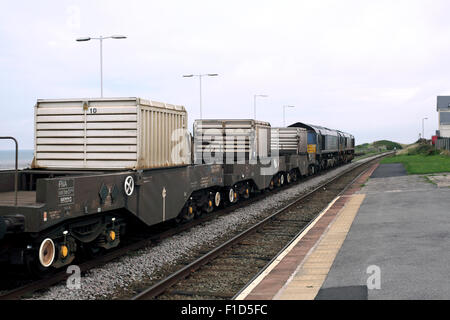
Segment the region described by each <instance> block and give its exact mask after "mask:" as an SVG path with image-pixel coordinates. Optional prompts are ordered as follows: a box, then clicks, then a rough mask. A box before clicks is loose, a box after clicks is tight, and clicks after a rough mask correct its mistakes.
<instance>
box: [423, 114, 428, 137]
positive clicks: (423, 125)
mask: <svg viewBox="0 0 450 320" xmlns="http://www.w3.org/2000/svg"><path fill="white" fill-rule="evenodd" d="M425 120H428V118H423V119H422V139H425Z"/></svg>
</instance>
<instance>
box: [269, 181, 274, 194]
mask: <svg viewBox="0 0 450 320" xmlns="http://www.w3.org/2000/svg"><path fill="white" fill-rule="evenodd" d="M273 179H275V178H272V180H270V183H269V190H270V191H272V190H273V189H274V187H275V182H274V181H273Z"/></svg>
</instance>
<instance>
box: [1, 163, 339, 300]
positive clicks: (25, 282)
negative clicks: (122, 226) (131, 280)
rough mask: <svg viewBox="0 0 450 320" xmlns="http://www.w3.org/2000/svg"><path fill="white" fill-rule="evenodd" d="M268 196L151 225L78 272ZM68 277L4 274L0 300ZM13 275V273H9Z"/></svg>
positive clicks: (60, 274)
mask: <svg viewBox="0 0 450 320" xmlns="http://www.w3.org/2000/svg"><path fill="white" fill-rule="evenodd" d="M330 170H332V169H329V170H326V171H323V172H322V173H321V174H325V173H327V172H329V171H330ZM317 176H320V175H315V176H311V177H307V178H305V179H301V180H299V181H297V182H295V183H291V184H290V185H285V186H283V187H280V188H277V189H275V190H273V191H272V192H270V195H274V194H277V193H279V192H282V191H283V190H285V189H287V188H291V187H293V186H295V185H297V184H299V183H303V182H305V181H308V180H309V179H312V178H314V177H317ZM266 196H267V193H258V194H256V195H255V196H253V197H251V198H249V199H247V200H243V201H240V202H238V203H237V204H235V205H233V206H230V207H225V208H222V209H220V210H217V211H214V212H212V213H210V214H206V215H203V216H201V217H200V218H197V219H195V220H192V221H190V222H187V223H184V224H182V225H178V226H176V227H174V226H173V223H171V222H167V223H164V224H161V225H159V226H157V227H151V228H149V230H147V231H145V232H143V233H142V234H139V235H137V236H136V235H135V236H133V240H130V239H129V240H128V242H129V243H127V244H124V245H122V246H120V247H119V248H117V249H114V250H112V251H109V252H108V253H106V254H104V255H100V256H98V257H95V258H93V259H91V260H88V261H84V262H83V261H81V262H80V263H79V264H78V266H79V267H80V271H81V272H86V271H88V270H90V269H92V268H95V267H99V266H101V265H104V264H106V263H108V262H110V261H113V260H114V259H117V258H119V257H121V256H123V255H125V254H128V253H130V252H133V251H136V250H139V249H141V248H144V247H148V246H152V245H155V244H157V243H158V242H160V241H162V240H163V239H166V238H168V237H171V236H174V235H176V234H179V233H182V232H183V231H186V230H189V229H191V228H192V227H194V226H197V225H200V224H202V223H205V222H207V221H211V220H213V219H215V218H217V217H220V216H222V215H226V214H228V213H230V212H232V211H235V210H237V209H240V208H242V207H245V206H248V205H250V204H252V203H255V202H257V201H260V200H261V199H263V198H264V197H266ZM69 276H70V274H67V273H66V272H65V270H64V271H60V272H57V273H55V274H50V275H48V276H47V277H45V278H43V279H39V280H32V279H26V278H25V279H22V278H20V276H19V278H20V279H19V280H17V281H16V284H17V285H14V284H11V283H14V280H11V279H7V278H8V277H10V278H11V275H9V274H8V273H6V278H5V279H7V281H6V280H5V282H8V285H7V288H5V287H4V288H0V290H2V291H5V292H3V293H0V300H17V299H21V298H23V297H29V296H31V295H32V294H33V293H34V292H36V291H39V290H44V289H46V288H49V287H51V286H53V285H56V284H58V283H60V282H63V281H66V280H67V278H68V277H69ZM12 277H13V278H14V275H12ZM0 281H1V279H0Z"/></svg>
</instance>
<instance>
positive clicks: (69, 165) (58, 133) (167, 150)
mask: <svg viewBox="0 0 450 320" xmlns="http://www.w3.org/2000/svg"><path fill="white" fill-rule="evenodd" d="M35 119H36V124H35V130H36V135H35V159H34V161H33V168H32V169H27V170H21V171H19V172H18V173H17V181H18V183H17V187H15V186H16V185H15V183H14V181H15V180H16V173H15V172H13V171H7V172H1V173H0V261H2V262H7V263H9V264H25V265H27V266H28V267H29V268H30V269H31V270H37V271H38V272H39V271H42V270H46V268H49V267H55V268H59V267H62V266H64V265H67V264H69V263H71V262H72V261H73V259H74V258H75V256H76V255H77V254H78V252H80V250H83V251H88V252H91V253H95V252H98V251H100V250H102V249H110V248H113V247H115V246H117V245H118V244H119V242H120V237H121V235H122V234H123V233H124V232H125V231H126V226H127V221H128V219H129V217H133V216H134V217H135V219H137V220H139V221H141V222H142V223H144V224H146V225H153V224H157V223H160V222H162V221H166V220H170V219H179V220H189V219H191V218H193V217H194V216H195V215H196V214H197V215H199V214H201V213H202V212H203V211H210V210H212V209H213V207H214V206H219V205H220V200H221V195H220V191H221V188H222V187H223V167H222V166H221V165H204V164H203V165H191V160H190V142H189V141H188V139H187V137H188V134H187V132H186V123H187V113H186V111H185V109H184V107H182V106H174V105H169V104H164V103H159V102H154V101H149V100H144V99H140V98H116V99H109V98H105V99H66V100H38V102H37V104H36V107H35Z"/></svg>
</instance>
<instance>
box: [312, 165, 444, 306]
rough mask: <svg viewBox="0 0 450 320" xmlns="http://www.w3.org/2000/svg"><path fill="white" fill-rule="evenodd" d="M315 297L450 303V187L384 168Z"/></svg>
mask: <svg viewBox="0 0 450 320" xmlns="http://www.w3.org/2000/svg"><path fill="white" fill-rule="evenodd" d="M358 193H359V194H365V199H364V201H363V202H362V204H361V206H360V208H359V210H358V213H357V215H356V217H355V219H354V221H353V223H352V225H351V228H350V231H349V232H348V235H347V237H346V239H345V241H344V243H343V245H342V247H341V248H340V250H339V252H338V254H337V256H336V258H335V260H334V262H333V264H332V266H331V269H330V271H329V273H328V276H327V277H326V279H325V281H324V283H323V285H322V287H321V289H320V290H319V292H318V294H317V296H316V299H389V300H390V299H450V280H449V266H450V250H449V248H450V188H448V187H438V186H437V185H436V184H434V183H431V182H430V180H429V179H427V178H425V177H424V176H423V175H409V176H408V175H406V172H405V170H404V168H403V166H402V165H401V164H400V165H398V164H394V165H392V164H382V165H380V166H379V167H378V168H377V169H376V170H375V172H374V173H373V174H372V176H371V178H370V179H369V180H368V181H367V182H366V183H365V186H364V187H363V188H362V189H361V190H360V191H358Z"/></svg>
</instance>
